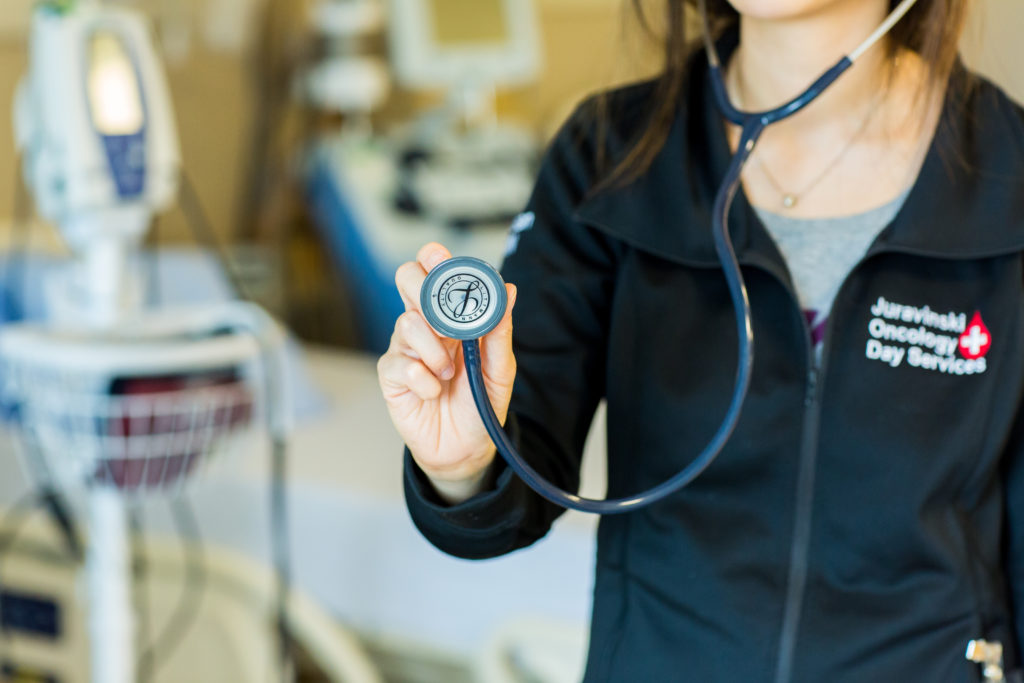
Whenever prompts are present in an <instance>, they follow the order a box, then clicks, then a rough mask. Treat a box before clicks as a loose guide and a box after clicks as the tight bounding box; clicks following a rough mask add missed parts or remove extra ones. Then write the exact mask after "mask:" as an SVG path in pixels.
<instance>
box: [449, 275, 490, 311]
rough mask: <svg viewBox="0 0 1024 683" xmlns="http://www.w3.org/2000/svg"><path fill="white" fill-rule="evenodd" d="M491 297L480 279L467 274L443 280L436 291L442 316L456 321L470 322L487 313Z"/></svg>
mask: <svg viewBox="0 0 1024 683" xmlns="http://www.w3.org/2000/svg"><path fill="white" fill-rule="evenodd" d="M490 301H491V297H490V294H489V293H488V291H487V286H486V285H485V284H484V283H483V281H482V280H480V279H479V278H477V277H475V276H473V275H467V274H460V275H454V276H452V277H450V278H448V279H447V280H445V281H444V284H442V285H441V288H440V289H439V290H438V292H437V303H438V308H439V310H440V312H441V313H442V314H443V315H444V317H446V318H448V319H449V320H451V321H453V322H457V323H471V322H474V321H476V320H479V319H480V318H481V317H483V315H484V314H485V313H487V309H488V306H489V304H490Z"/></svg>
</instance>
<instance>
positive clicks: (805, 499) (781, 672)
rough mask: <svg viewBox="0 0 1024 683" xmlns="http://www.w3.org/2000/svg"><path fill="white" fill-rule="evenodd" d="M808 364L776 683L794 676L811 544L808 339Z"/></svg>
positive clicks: (814, 381)
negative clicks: (794, 662)
mask: <svg viewBox="0 0 1024 683" xmlns="http://www.w3.org/2000/svg"><path fill="white" fill-rule="evenodd" d="M831 319H832V316H831V314H829V322H828V323H826V338H825V339H824V340H823V341H822V354H821V355H822V365H823V366H824V363H825V347H826V346H825V345H826V344H827V342H828V339H827V337H828V334H827V331H828V328H829V327H830V326H831ZM808 347H809V349H810V353H809V358H810V361H809V365H810V368H809V370H808V372H807V391H806V394H805V396H804V427H803V435H802V438H801V441H800V460H799V470H798V471H797V483H796V487H797V490H796V510H795V513H794V520H793V541H792V545H791V546H790V556H789V579H788V581H787V587H786V602H785V607H784V611H783V617H782V631H781V633H780V636H779V653H778V658H777V659H776V668H775V683H789V681H790V679H791V678H792V676H793V658H794V656H795V654H796V638H797V633H798V631H799V629H800V612H801V610H802V609H803V602H804V593H805V589H806V585H807V565H808V561H807V557H808V554H809V553H810V545H811V518H812V513H813V509H812V507H813V504H814V478H815V474H816V473H817V460H818V433H819V425H820V423H821V411H820V410H819V408H820V405H821V394H820V387H821V384H822V383H821V375H822V373H823V371H824V367H822V368H821V369H816V368H815V367H814V361H813V355H814V344H813V340H810V339H808Z"/></svg>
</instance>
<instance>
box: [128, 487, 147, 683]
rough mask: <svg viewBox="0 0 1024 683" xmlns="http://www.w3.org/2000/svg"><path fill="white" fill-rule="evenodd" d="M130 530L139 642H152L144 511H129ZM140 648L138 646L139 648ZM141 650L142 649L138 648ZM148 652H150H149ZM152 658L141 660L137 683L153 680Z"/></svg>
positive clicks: (134, 509) (137, 671)
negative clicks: (143, 531) (144, 542)
mask: <svg viewBox="0 0 1024 683" xmlns="http://www.w3.org/2000/svg"><path fill="white" fill-rule="evenodd" d="M128 528H129V529H130V530H131V553H132V583H133V584H134V586H135V589H136V590H135V613H136V615H137V616H138V620H139V621H138V631H137V642H138V643H148V642H150V631H151V627H152V624H151V623H150V621H151V614H150V604H149V591H148V590H147V586H146V583H147V578H148V576H149V560H148V558H147V557H146V550H145V546H144V544H143V539H142V529H143V522H142V510H141V509H139V508H138V507H134V508H131V509H130V510H129V511H128ZM137 647H138V646H137ZM138 649H140V650H141V647H138ZM147 652H148V651H147ZM152 671H153V662H152V657H145V656H142V657H140V658H139V662H138V666H137V668H136V677H135V679H136V683H148V682H149V681H151V680H152V676H151V674H152Z"/></svg>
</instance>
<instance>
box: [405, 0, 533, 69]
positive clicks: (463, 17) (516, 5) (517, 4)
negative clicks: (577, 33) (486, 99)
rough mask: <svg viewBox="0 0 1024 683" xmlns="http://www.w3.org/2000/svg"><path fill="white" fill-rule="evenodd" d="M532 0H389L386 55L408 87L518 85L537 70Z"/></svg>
mask: <svg viewBox="0 0 1024 683" xmlns="http://www.w3.org/2000/svg"><path fill="white" fill-rule="evenodd" d="M534 2H535V0H391V55H392V61H393V63H394V68H395V74H396V76H397V79H398V81H399V82H400V83H402V84H403V85H405V86H406V87H408V88H413V89H433V88H444V89H452V88H480V87H484V88H488V87H501V86H516V85H523V84H526V83H529V82H531V81H533V80H534V79H535V78H536V76H537V73H538V70H539V68H540V54H539V52H540V48H539V45H538V35H537V34H538V29H537V15H536V10H535V8H534Z"/></svg>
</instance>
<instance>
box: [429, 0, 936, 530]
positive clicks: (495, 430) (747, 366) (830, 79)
mask: <svg viewBox="0 0 1024 683" xmlns="http://www.w3.org/2000/svg"><path fill="white" fill-rule="evenodd" d="M705 2H706V0H700V2H699V3H698V4H699V9H700V13H701V17H702V19H703V31H704V43H705V48H706V50H707V54H708V61H709V64H710V67H711V85H712V90H713V91H714V97H715V100H716V102H717V105H718V108H719V109H721V112H722V115H723V116H725V118H726V119H728V120H729V121H730V122H732V123H734V124H736V125H737V126H739V127H740V128H741V131H742V132H741V135H740V142H739V146H738V148H737V151H736V154H735V155H734V156H733V158H732V162H731V163H730V165H729V170H728V171H727V172H726V175H725V178H724V179H723V181H722V185H721V187H719V189H718V193H717V195H716V196H715V204H714V211H713V213H712V226H711V227H712V234H713V237H714V242H715V250H716V252H717V253H718V258H719V260H721V262H722V267H723V269H724V272H725V278H726V281H727V283H728V285H729V294H730V298H731V300H732V304H733V307H734V309H735V311H736V329H737V331H738V334H739V353H738V356H739V367H738V368H737V370H736V380H735V384H734V386H733V394H732V400H731V402H730V403H729V409H728V411H727V413H726V415H725V418H724V419H723V420H722V424H721V426H719V428H718V431H717V432H715V435H714V436H713V437H712V438H711V441H710V442H709V443H708V444H707V446H706V447H705V448H704V450H703V451H701V453H700V454H699V455H698V456H697V457H696V458H694V460H693V461H692V462H690V464H689V465H687V466H686V467H685V468H684V469H683V470H682V471H680V472H679V473H678V474H676V475H675V476H674V477H672V478H671V479H668V480H667V481H665V482H663V483H662V484H659V485H658V486H655V487H654V488H652V489H649V490H647V491H644V492H642V493H638V494H636V495H634V496H631V497H628V498H619V499H614V500H595V499H591V498H583V497H581V496H578V495H576V494H573V493H569V492H568V491H563V490H562V489H560V488H558V487H557V486H555V485H554V484H552V483H551V482H549V481H548V480H546V479H544V477H542V476H540V474H538V473H537V471H536V470H534V469H533V468H532V467H531V466H530V465H529V463H527V462H526V461H525V460H523V458H522V456H520V455H519V453H518V452H517V451H516V447H515V445H514V444H513V443H512V441H511V439H509V437H508V435H507V434H506V433H505V430H504V429H502V426H501V422H500V421H499V420H498V417H497V416H496V415H495V414H494V409H493V408H492V407H491V401H490V399H489V398H488V396H487V387H486V385H485V384H484V374H483V368H482V364H481V357H480V343H479V339H480V338H481V337H484V336H485V335H487V334H488V333H489V332H491V331H492V330H493V329H494V328H495V327H497V325H498V323H499V322H501V319H502V318H503V317H504V315H505V308H506V306H507V304H508V302H507V295H506V290H505V283H504V281H503V280H502V279H501V276H500V275H499V274H498V271H497V270H495V269H494V268H493V267H492V266H491V265H489V264H488V263H486V262H485V261H481V260H480V259H476V258H472V257H466V256H462V257H456V258H452V259H449V260H447V261H444V262H443V263H441V264H440V265H438V266H436V267H435V268H433V269H432V270H431V271H430V273H429V274H428V275H427V278H426V280H425V281H424V283H423V289H422V290H421V292H420V305H421V310H422V311H423V315H424V317H425V318H426V320H427V322H428V323H430V325H431V327H433V328H434V329H435V330H436V331H437V332H438V333H439V334H441V335H443V336H446V337H449V338H451V339H458V340H461V341H462V353H463V357H464V360H465V365H466V371H467V375H468V378H469V385H470V388H471V390H472V394H473V400H474V402H475V403H476V407H477V410H478V411H479V412H480V417H481V419H483V423H484V427H485V428H486V429H487V433H488V435H490V437H491V440H492V441H494V445H495V446H496V447H497V450H498V453H499V454H500V455H501V456H502V457H503V458H504V459H505V461H506V462H507V463H508V466H509V467H510V468H512V470H513V471H514V472H515V473H516V474H517V475H518V476H519V477H520V478H521V479H522V480H523V481H524V482H525V483H526V485H527V486H529V487H530V488H531V489H533V490H534V491H536V492H537V493H538V494H540V495H541V496H543V497H544V498H546V499H547V500H549V501H551V502H552V503H555V504H556V505H560V506H562V507H566V508H569V509H572V510H579V511H581V512H590V513H595V514H599V515H611V514H618V513H622V512H629V511H630V510H636V509H639V508H643V507H647V506H648V505H651V504H653V503H656V502H657V501H659V500H661V499H663V498H665V497H666V496H669V495H672V494H673V493H675V492H677V491H679V490H680V489H682V488H683V487H685V486H686V485H688V484H689V483H690V482H692V481H693V480H694V479H696V478H697V477H698V476H700V474H701V473H702V472H704V470H706V469H707V468H708V466H709V465H711V463H712V462H714V461H715V458H717V457H718V455H719V453H721V451H722V449H723V448H724V446H725V444H726V442H727V441H728V440H729V438H730V436H732V433H733V430H734V429H735V428H736V423H737V422H738V421H739V417H740V410H741V409H742V407H743V403H744V401H745V400H746V396H747V390H748V388H749V386H750V374H751V370H752V368H753V365H754V330H753V326H752V322H751V313H750V299H749V297H748V296H747V287H746V284H745V283H744V280H743V274H742V273H741V272H740V265H739V262H738V261H737V260H736V252H735V250H734V248H733V245H732V240H731V239H730V238H729V233H728V230H726V226H727V225H728V223H729V207H730V205H731V204H732V201H733V199H734V197H735V195H736V191H737V190H738V189H739V185H740V181H741V177H740V176H741V172H742V170H743V166H744V164H745V163H746V162H747V160H748V159H749V157H750V154H751V153H752V152H753V151H754V146H755V145H756V144H757V141H758V138H760V136H761V133H762V132H764V129H765V128H766V127H767V126H770V125H771V124H773V123H777V122H779V121H782V120H783V119H786V118H789V117H790V116H792V115H793V114H795V113H796V112H798V111H800V110H801V109H803V108H804V107H806V106H807V105H808V104H810V103H811V102H813V101H814V100H815V99H817V98H818V96H819V95H821V94H822V93H823V92H824V91H825V90H826V89H827V88H828V87H829V86H830V85H832V83H834V82H835V80H836V79H837V78H839V76H841V75H842V74H843V73H844V72H845V71H846V70H847V69H849V68H850V67H851V66H853V63H854V62H856V61H857V59H858V58H860V57H861V56H862V55H863V54H864V53H865V52H867V51H868V49H870V48H871V46H873V45H874V44H875V43H877V42H878V40H879V39H881V38H882V37H883V36H884V35H885V34H886V33H888V32H889V31H890V30H891V29H892V27H893V26H894V25H895V24H896V23H897V22H898V21H899V20H900V19H902V18H903V15H905V14H906V13H907V12H908V11H909V10H910V8H911V7H912V6H913V5H914V3H915V2H916V0H903V1H902V2H900V4H899V5H897V6H896V8H895V9H894V10H893V11H892V12H891V13H890V14H889V16H888V17H886V19H885V21H884V22H882V25H881V26H879V27H878V29H877V30H876V31H875V32H874V33H872V34H871V35H870V36H868V38H867V40H865V41H864V42H863V43H861V44H860V45H859V46H858V47H857V48H856V49H855V50H854V51H853V52H851V53H850V54H849V55H847V56H845V57H843V58H842V59H840V60H839V62H837V63H836V65H835V66H833V67H832V68H831V69H829V70H828V71H826V72H825V73H823V74H822V75H821V77H819V78H818V80H816V81H815V82H814V83H812V84H811V86H810V87H808V88H807V89H806V90H805V91H804V92H803V93H801V94H800V95H798V96H796V97H795V98H793V99H792V100H790V101H789V102H787V103H785V104H783V105H782V106H780V107H776V108H775V109H771V110H769V111H763V112H745V111H741V110H739V109H737V108H736V107H734V106H733V104H732V102H731V101H730V100H729V94H728V92H727V91H726V87H725V81H724V78H723V76H722V64H721V60H720V59H719V56H718V51H717V49H716V48H715V45H714V42H713V40H712V38H711V31H710V27H709V25H708V18H707V10H706V5H705Z"/></svg>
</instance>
